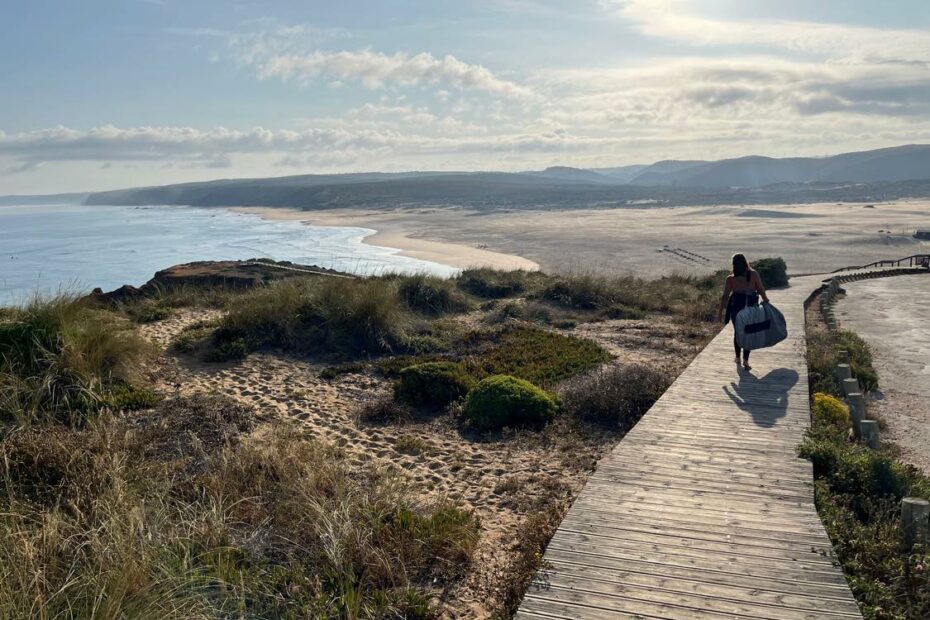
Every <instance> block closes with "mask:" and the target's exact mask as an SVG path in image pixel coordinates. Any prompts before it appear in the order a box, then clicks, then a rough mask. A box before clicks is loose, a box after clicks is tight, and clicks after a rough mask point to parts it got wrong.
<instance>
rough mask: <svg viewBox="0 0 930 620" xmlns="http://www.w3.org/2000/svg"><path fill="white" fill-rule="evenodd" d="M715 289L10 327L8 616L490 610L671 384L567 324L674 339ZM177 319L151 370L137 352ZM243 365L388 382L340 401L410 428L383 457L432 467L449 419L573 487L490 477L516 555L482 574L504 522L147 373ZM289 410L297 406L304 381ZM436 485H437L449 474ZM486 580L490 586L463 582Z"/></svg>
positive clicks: (97, 313) (22, 310)
mask: <svg viewBox="0 0 930 620" xmlns="http://www.w3.org/2000/svg"><path fill="white" fill-rule="evenodd" d="M718 284H719V278H718V277H716V276H715V277H714V278H706V279H700V278H684V277H670V278H668V279H666V280H664V281H662V282H661V283H655V282H652V283H646V282H643V281H640V280H637V279H633V278H618V279H603V278H598V277H595V276H592V275H589V274H579V275H560V276H549V275H546V274H541V273H530V272H494V271H489V270H469V271H466V272H464V273H463V274H462V275H461V276H459V277H458V278H454V279H451V280H442V279H438V278H432V277H427V276H384V277H374V278H357V279H350V278H330V277H294V278H287V279H282V280H280V281H272V282H269V283H266V284H261V285H257V286H254V287H252V288H249V289H245V290H231V289H230V290H227V289H222V288H221V287H219V288H217V289H216V290H214V289H213V287H210V286H179V287H177V288H175V289H164V290H162V289H159V290H157V291H154V292H152V293H149V294H146V295H144V296H137V297H131V298H126V299H119V300H113V301H105V302H104V301H101V300H100V299H99V298H85V299H77V298H75V297H71V296H59V297H55V298H49V299H40V298H37V299H35V300H34V301H32V302H31V303H29V304H27V305H24V306H22V307H17V308H8V309H3V310H2V311H0V467H2V469H0V476H2V481H3V486H4V494H3V495H2V496H0V528H2V536H0V617H40V618H53V617H55V618H57V617H101V618H111V617H112V618H121V617H134V618H135V617H140V618H146V617H153V618H154V617H159V618H220V617H234V616H235V617H281V618H288V617H291V618H304V617H326V618H329V617H343V618H401V617H403V618H434V617H437V616H438V614H439V613H440V612H441V610H442V609H443V608H444V606H445V605H450V604H459V603H456V602H455V596H459V595H458V594H455V593H457V592H463V591H464V592H476V591H479V590H478V589H480V588H484V590H480V591H482V592H487V594H483V595H482V596H484V597H485V598H484V600H482V603H481V604H482V605H483V606H484V608H485V609H486V610H489V611H488V613H494V614H497V615H498V616H499V617H507V616H508V615H510V614H511V613H512V612H513V611H514V610H515V608H516V605H517V604H518V603H519V600H520V598H521V597H522V594H523V592H524V591H525V588H526V587H527V585H528V584H529V580H530V579H531V577H532V575H533V573H534V572H535V571H536V569H537V568H538V567H539V562H540V553H541V551H542V550H543V549H544V548H545V544H546V542H547V541H548V539H549V537H550V536H551V534H552V532H553V531H554V528H555V527H556V525H557V524H558V522H559V520H560V518H561V515H562V513H563V512H564V510H565V507H566V506H567V501H568V500H569V499H570V497H571V493H573V492H576V491H577V488H580V487H579V485H580V484H581V483H582V482H583V480H584V477H585V476H586V475H587V473H586V472H587V471H589V469H587V468H590V467H591V466H593V463H594V460H595V459H596V456H595V455H597V454H599V453H601V452H602V451H603V450H605V449H607V448H609V446H610V445H612V442H615V441H617V440H618V439H619V437H621V436H622V433H623V432H625V431H626V430H628V429H629V428H630V427H631V426H632V425H633V424H634V423H635V421H636V420H637V419H638V417H639V416H641V415H642V413H643V412H644V411H645V410H646V409H648V406H649V405H650V404H651V403H652V402H654V400H655V399H656V398H658V396H659V395H660V394H661V392H662V391H663V390H664V389H665V387H667V385H668V384H669V383H670V382H671V380H672V377H673V374H671V372H672V371H671V370H670V369H669V368H652V369H645V367H643V368H641V367H639V366H629V365H619V366H617V363H618V362H616V361H615V360H614V357H615V354H613V353H611V352H609V351H608V350H607V349H606V348H605V346H604V345H603V344H602V343H599V342H597V341H595V340H592V339H591V338H589V337H585V336H583V335H579V334H576V333H573V329H572V328H573V327H574V326H577V325H598V324H599V323H601V322H604V321H621V322H622V321H634V322H635V321H639V322H640V323H642V325H639V324H637V325H639V327H638V328H637V329H659V328H653V327H649V325H647V324H646V323H645V322H643V321H642V319H643V317H648V316H659V315H661V316H662V317H663V318H662V320H663V321H665V323H663V325H665V326H666V327H662V328H661V329H673V327H671V326H674V325H677V324H681V325H682V326H683V327H682V328H681V329H682V330H683V331H686V332H687V333H691V332H693V331H694V328H693V327H685V326H687V324H688V323H689V322H693V321H694V320H695V319H696V318H697V319H700V318H704V317H710V316H712V307H713V303H712V302H713V301H714V299H713V298H714V296H715V295H716V294H717V286H718ZM507 308H509V310H508V309H507ZM175 323H176V324H177V325H178V327H177V328H176V329H175V331H174V332H172V333H174V334H175V335H174V336H173V341H172V342H171V346H170V347H168V349H167V352H166V351H164V350H159V348H158V347H156V346H155V345H153V344H152V342H150V341H149V340H146V339H145V338H143V337H141V335H140V334H142V333H150V332H146V329H148V328H151V327H152V326H158V325H160V324H175ZM632 324H633V323H631V325H632ZM675 329H677V328H675ZM714 330H715V327H714V326H711V325H709V324H708V327H707V328H705V329H704V331H703V332H701V335H700V336H696V338H698V340H697V341H695V342H696V343H695V344H688V345H687V347H689V348H688V349H687V350H689V351H690V350H693V351H696V350H697V347H699V343H700V342H702V341H701V340H700V339H701V338H703V339H706V338H708V337H709V336H710V335H712V333H713V332H714ZM663 333H665V332H663ZM665 337H666V336H663V338H665ZM663 342H665V341H663ZM663 346H667V345H663ZM253 355H259V356H272V357H274V358H275V359H280V360H282V361H283V362H284V363H287V360H311V361H312V363H313V364H317V365H318V366H317V367H318V368H320V369H321V370H320V371H319V376H318V377H317V378H314V380H315V381H319V382H321V384H327V383H331V384H333V385H340V384H341V382H344V381H346V380H347V379H346V378H347V377H348V378H350V379H348V380H350V381H351V378H352V377H358V376H365V377H367V378H368V379H366V380H367V381H369V382H370V383H372V382H373V383H374V384H376V385H380V386H384V387H386V388H388V389H382V390H381V391H380V392H378V393H377V394H379V395H378V396H376V397H373V398H371V399H369V400H367V401H365V403H364V404H363V405H362V406H360V407H359V408H358V410H357V412H356V419H357V422H356V424H357V425H358V428H359V429H361V432H369V431H365V429H367V428H372V429H377V428H383V427H385V426H388V427H390V426H397V427H398V428H401V429H403V428H408V427H409V428H411V429H420V430H415V431H414V432H405V431H401V432H399V433H398V434H396V438H395V439H392V440H391V443H390V444H389V445H390V448H391V450H393V451H394V452H395V453H396V454H398V455H402V456H404V457H407V458H411V459H427V458H432V457H431V455H433V454H435V451H436V442H435V441H434V439H433V438H431V436H430V434H429V433H430V432H434V431H432V430H425V429H427V428H430V429H432V428H434V427H424V426H417V424H418V423H419V422H418V421H420V420H435V422H428V424H433V425H435V424H446V422H441V421H442V420H447V421H448V423H449V424H450V425H451V426H449V427H447V428H448V429H449V430H447V431H442V432H454V433H456V434H457V436H458V437H459V439H456V441H457V442H459V443H461V445H463V446H467V445H474V446H476V448H475V449H476V450H479V451H480V450H483V448H481V447H480V446H482V445H487V446H489V448H491V449H494V450H496V449H497V448H495V447H494V446H496V445H498V444H500V446H501V448H500V449H501V450H506V451H508V452H509V453H513V451H515V450H516V451H520V450H523V451H526V455H527V456H526V457H525V458H526V459H527V462H547V463H549V462H553V463H554V464H552V465H551V467H554V468H556V469H557V468H558V467H562V465H559V463H560V462H562V461H561V460H560V459H565V461H564V462H566V463H571V470H570V474H571V475H570V477H569V478H567V479H566V481H561V480H559V478H558V477H555V476H552V475H545V476H543V475H534V476H527V477H524V478H521V477H520V476H518V475H508V472H507V471H506V469H505V468H502V467H501V466H496V467H495V468H494V469H493V471H494V472H495V473H493V478H492V480H497V482H495V483H494V484H495V485H496V486H495V488H494V490H493V495H494V496H495V497H499V498H501V499H500V505H499V506H500V507H496V508H494V510H507V511H510V512H508V513H507V514H508V515H515V516H508V519H511V521H512V523H511V522H510V521H508V522H507V526H506V527H508V528H510V529H507V530H506V532H507V536H508V537H509V538H511V539H512V540H513V541H515V542H514V543H513V545H512V546H510V547H507V551H506V554H505V555H504V556H503V559H500V558H497V559H495V560H494V562H493V563H492V564H489V565H488V566H487V567H486V566H477V567H476V566H475V565H474V564H473V562H474V561H475V558H476V554H477V553H478V549H479V546H480V544H481V541H482V540H483V537H485V536H487V532H488V531H489V529H488V528H494V527H497V524H495V523H486V522H485V521H484V517H482V515H481V514H479V511H476V510H475V508H474V507H473V506H471V505H468V504H465V503H463V502H462V501H461V500H458V499H452V498H449V497H447V496H446V495H444V494H441V493H436V492H432V491H430V490H429V489H428V488H424V487H423V485H422V483H414V482H413V481H412V480H411V479H410V478H408V477H406V476H405V475H404V473H403V470H399V469H398V468H389V467H385V466H384V465H383V463H381V462H380V461H378V460H376V459H369V460H367V461H366V460H359V459H358V458H356V457H355V456H351V458H350V452H351V453H352V454H355V453H354V452H352V451H350V450H347V449H346V447H345V446H343V447H337V446H336V445H334V444H332V443H329V442H326V441H323V440H321V439H319V438H314V437H311V436H310V433H309V432H308V431H307V429H305V428H304V427H303V426H301V424H300V423H298V422H296V421H295V420H292V419H289V418H286V417H281V416H279V415H277V414H276V413H273V412H269V411H268V410H265V409H264V408H263V406H262V401H261V400H249V399H243V398H241V397H238V396H237V395H235V394H233V395H227V394H223V393H220V392H217V391H215V390H211V393H208V392H207V391H203V390H200V391H198V390H192V389H188V388H187V387H186V386H185V385H184V384H183V383H175V384H172V383H171V381H175V379H170V380H169V379H168V378H166V377H164V376H161V375H162V373H163V372H164V370H163V369H164V368H165V363H166V362H165V356H168V357H171V358H172V359H179V360H192V361H195V362H196V364H198V366H197V367H198V368H203V369H204V370H202V371H201V372H204V373H210V372H212V371H211V370H210V369H211V368H213V367H215V368H217V369H220V371H222V369H229V368H235V367H236V366H237V365H240V364H244V363H245V362H246V360H247V358H249V357H250V356H253ZM263 359H267V358H263ZM172 385H173V387H171V386H172ZM592 390H595V391H596V392H597V394H596V402H595V401H594V400H592V396H594V394H593V393H592ZM292 397H293V398H294V399H295V402H297V401H299V400H300V399H304V398H305V397H304V396H302V395H301V394H300V393H299V391H298V390H297V389H296V388H295V389H294V392H293V395H292ZM370 432H381V431H375V430H372V431H370ZM391 434H392V436H394V433H393V431H391ZM446 437H447V439H445V440H444V441H445V442H448V441H449V439H448V435H446ZM584 442H591V445H590V446H588V447H585V448H584V449H579V448H580V447H581V446H583V444H584ZM546 451H550V452H546ZM495 453H496V452H495ZM542 454H552V455H553V458H546V459H545V461H540V460H539V457H538V456H534V455H542ZM456 458H458V457H456ZM501 464H503V461H501ZM444 467H448V472H449V475H453V476H454V475H455V472H457V471H459V469H460V468H462V467H463V464H460V463H458V462H456V461H455V460H454V459H453V460H452V462H450V463H448V464H444ZM464 471H465V470H463V473H464ZM568 480H570V481H571V482H569V481H568ZM462 484H466V485H467V482H466V479H465V478H463V480H462ZM573 489H574V490H573ZM485 510H489V508H485ZM490 514H495V513H493V512H492V513H490ZM517 517H518V518H517ZM486 544H487V543H486ZM492 546H494V547H495V548H494V553H495V554H497V555H500V552H501V548H500V545H492ZM485 553H487V552H485ZM495 557H496V556H495ZM485 570H488V571H490V570H493V575H494V577H493V583H490V584H488V583H485V581H487V580H489V579H492V578H491V577H490V576H481V577H476V576H475V575H484V574H485V573H482V572H481V571H485ZM490 574H491V573H488V575H490ZM470 596H474V594H472V595H470Z"/></svg>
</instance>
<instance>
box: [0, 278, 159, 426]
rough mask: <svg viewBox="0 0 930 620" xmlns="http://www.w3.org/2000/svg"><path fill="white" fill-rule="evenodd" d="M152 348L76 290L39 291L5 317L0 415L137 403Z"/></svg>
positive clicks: (0, 322) (0, 334) (67, 414)
mask: <svg viewBox="0 0 930 620" xmlns="http://www.w3.org/2000/svg"><path fill="white" fill-rule="evenodd" d="M150 352H151V346H150V345H148V344H147V343H146V342H145V341H143V340H142V339H141V338H139V337H138V336H137V335H135V334H134V333H133V332H132V330H131V329H129V328H128V326H126V325H125V324H123V323H121V322H120V321H119V320H118V319H117V318H116V317H114V316H113V315H111V314H110V313H107V312H104V311H101V310H95V309H93V308H91V307H89V306H88V305H86V304H85V303H83V302H81V301H79V300H78V299H77V298H75V297H74V296H70V295H58V296H56V297H52V298H39V297H36V298H35V299H33V300H32V301H30V302H29V303H27V304H26V305H24V306H22V307H18V308H13V309H10V310H8V311H6V312H5V313H4V315H3V316H2V318H0V419H5V420H11V419H15V420H18V421H20V422H25V421H29V420H33V419H35V418H36V417H38V416H40V415H43V416H44V415H51V416H52V417H55V418H58V419H72V418H74V416H75V415H77V416H82V415H86V414H87V413H90V412H92V411H95V410H98V409H100V408H101V407H104V406H107V405H113V404H114V403H115V401H117V400H120V399H126V400H128V401H132V400H133V398H132V397H131V395H127V391H131V388H132V386H133V384H134V383H135V382H137V381H138V379H139V373H138V368H139V366H138V365H139V363H140V362H141V361H142V360H143V359H144V358H145V357H146V356H147V355H148V354H149V353H150ZM143 400H145V399H143Z"/></svg>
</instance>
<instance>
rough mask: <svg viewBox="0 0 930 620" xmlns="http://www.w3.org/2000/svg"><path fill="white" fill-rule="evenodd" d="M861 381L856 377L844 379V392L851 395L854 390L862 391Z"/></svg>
mask: <svg viewBox="0 0 930 620" xmlns="http://www.w3.org/2000/svg"><path fill="white" fill-rule="evenodd" d="M860 391H861V390H860V389H859V382H858V381H856V380H855V379H852V378H850V379H843V394H846V395H847V396H849V395H850V394H852V393H853V392H860Z"/></svg>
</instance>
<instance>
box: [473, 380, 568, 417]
mask: <svg viewBox="0 0 930 620" xmlns="http://www.w3.org/2000/svg"><path fill="white" fill-rule="evenodd" d="M558 408H559V403H558V400H557V399H556V398H555V397H553V396H551V395H549V394H547V393H546V392H545V391H543V390H542V389H540V388H538V387H536V386H535V385H533V384H532V383H530V382H529V381H524V380H523V379H518V378H516V377H511V376H508V375H494V376H491V377H488V378H486V379H483V380H481V382H479V383H478V385H477V386H476V387H475V389H473V390H472V391H471V392H470V393H469V395H468V399H467V400H466V401H465V407H464V409H463V416H464V418H465V419H466V420H467V421H468V422H469V423H471V424H472V425H473V426H474V428H476V429H478V430H483V431H484V430H497V429H501V428H505V427H524V426H528V427H540V426H543V425H545V424H546V423H548V422H550V421H551V420H552V419H553V418H554V417H555V413H556V411H557V410H558Z"/></svg>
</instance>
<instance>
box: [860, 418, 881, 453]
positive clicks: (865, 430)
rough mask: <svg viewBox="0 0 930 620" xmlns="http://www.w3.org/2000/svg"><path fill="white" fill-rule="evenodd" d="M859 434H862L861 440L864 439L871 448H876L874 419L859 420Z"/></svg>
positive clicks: (876, 427)
mask: <svg viewBox="0 0 930 620" xmlns="http://www.w3.org/2000/svg"><path fill="white" fill-rule="evenodd" d="M859 434H860V435H861V436H862V441H864V442H865V444H866V445H867V446H868V447H870V448H872V449H873V450H878V446H879V440H878V422H876V421H875V420H863V421H862V422H859Z"/></svg>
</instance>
